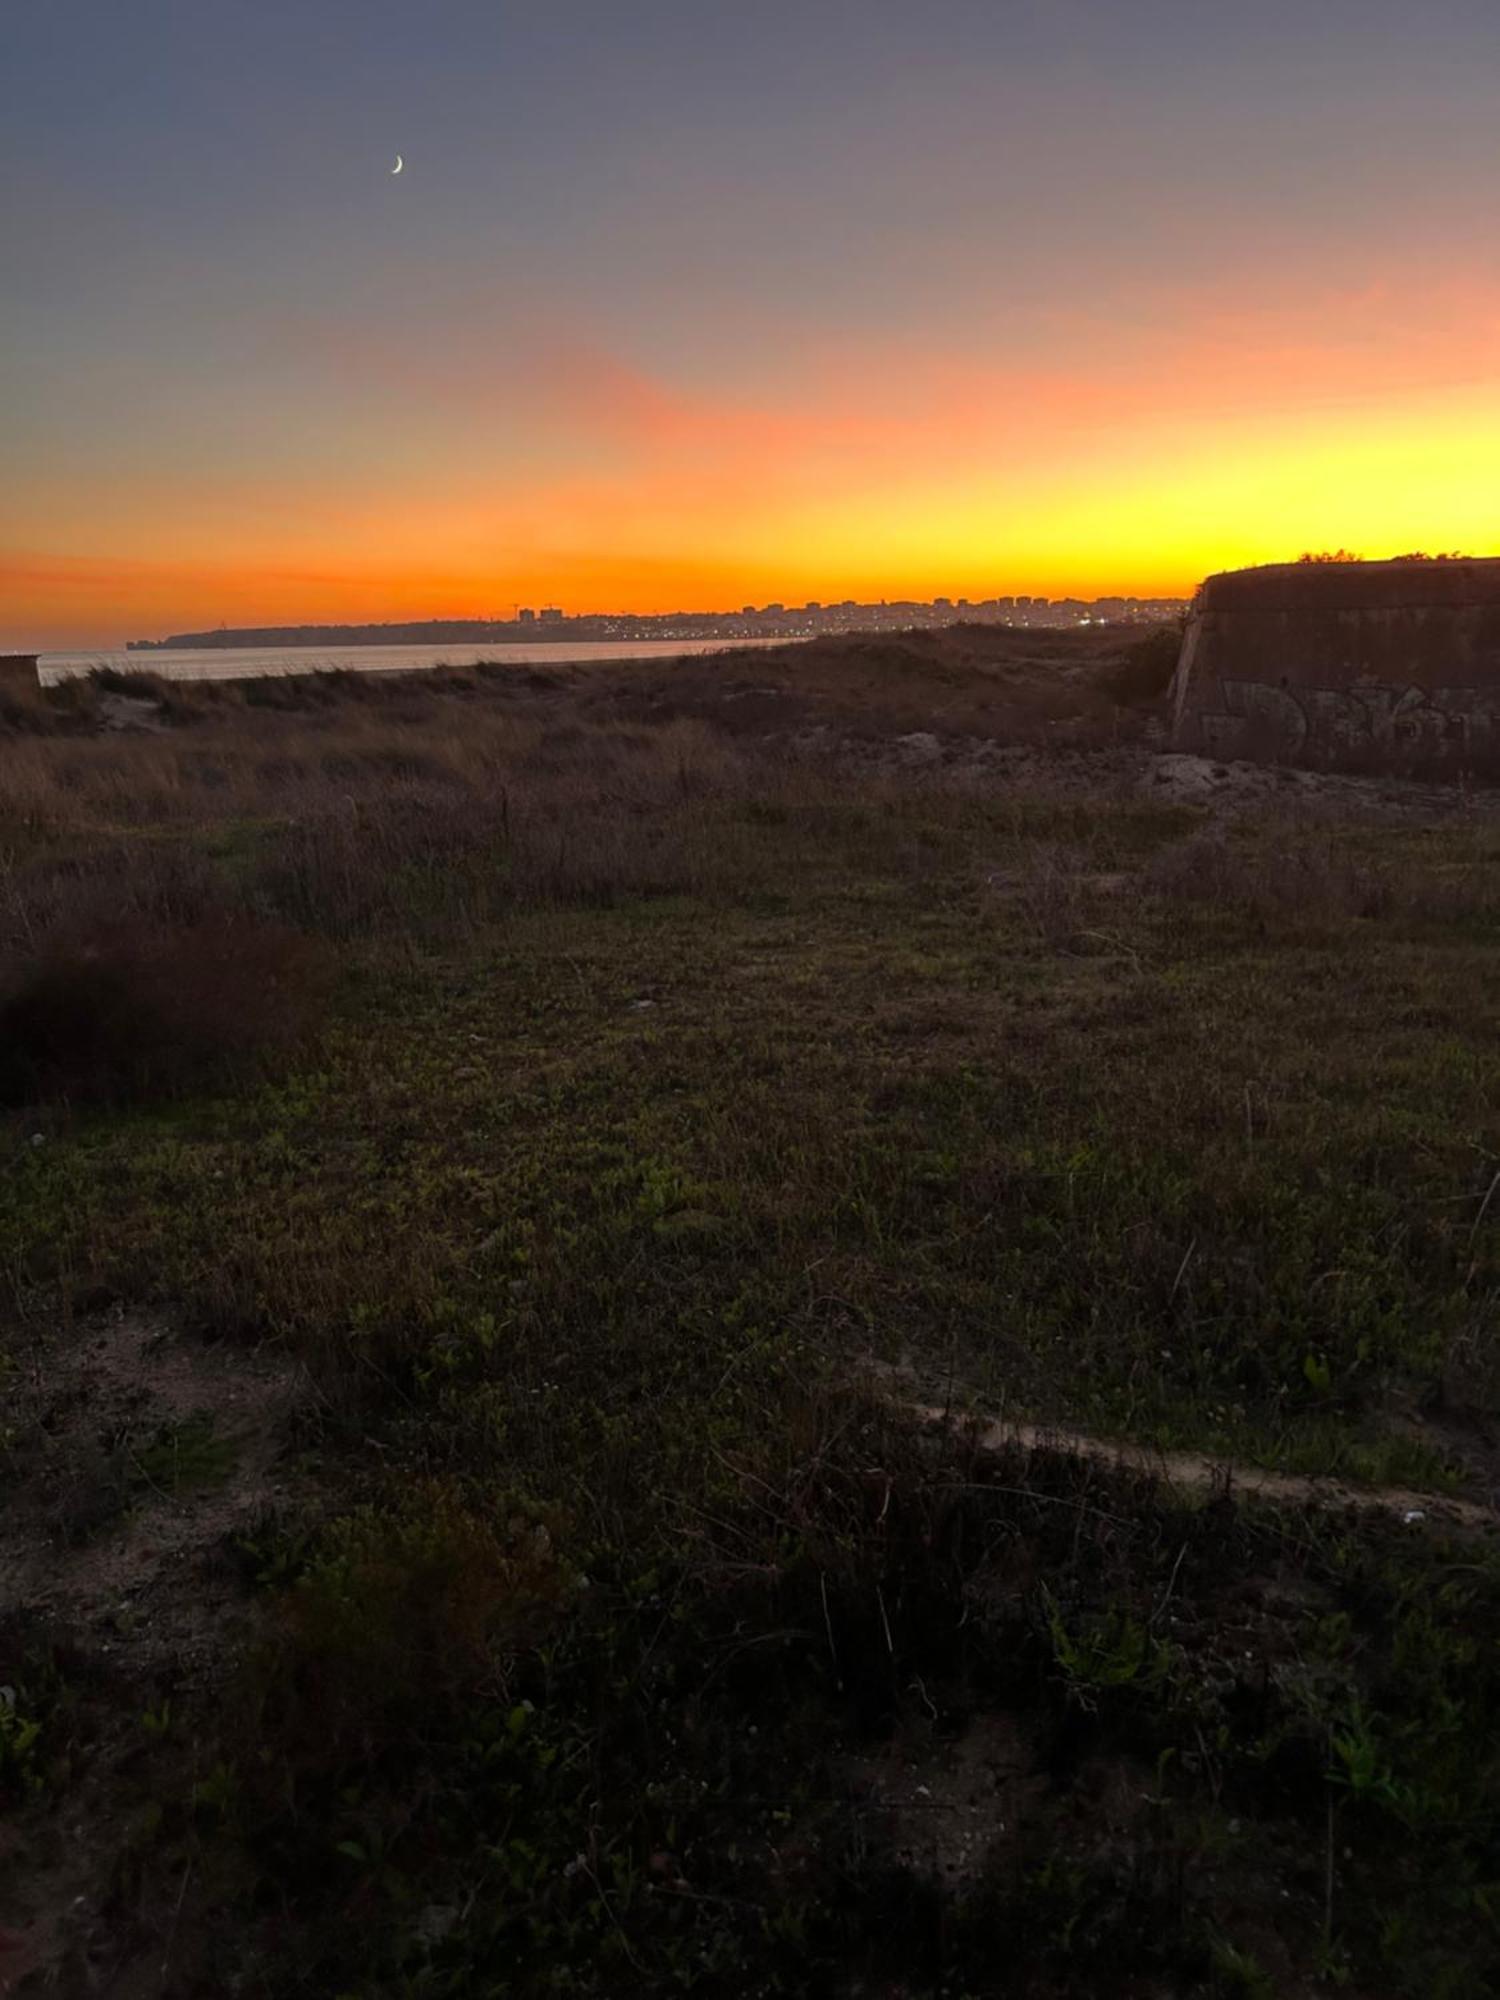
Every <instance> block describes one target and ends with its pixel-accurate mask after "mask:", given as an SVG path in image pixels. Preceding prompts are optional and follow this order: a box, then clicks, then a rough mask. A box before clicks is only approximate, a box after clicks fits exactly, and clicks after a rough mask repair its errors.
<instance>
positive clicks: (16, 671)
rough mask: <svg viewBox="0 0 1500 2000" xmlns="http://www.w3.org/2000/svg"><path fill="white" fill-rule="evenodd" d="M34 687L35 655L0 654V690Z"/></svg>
mask: <svg viewBox="0 0 1500 2000" xmlns="http://www.w3.org/2000/svg"><path fill="white" fill-rule="evenodd" d="M36 685H37V670H36V654H35V653H0V688H6V687H35V686H36Z"/></svg>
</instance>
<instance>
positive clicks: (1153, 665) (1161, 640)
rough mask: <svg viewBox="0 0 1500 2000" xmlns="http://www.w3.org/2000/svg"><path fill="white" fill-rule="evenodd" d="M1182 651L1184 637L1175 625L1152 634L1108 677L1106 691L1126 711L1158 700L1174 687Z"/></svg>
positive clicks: (1129, 652) (1123, 657) (1122, 658)
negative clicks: (1139, 703)
mask: <svg viewBox="0 0 1500 2000" xmlns="http://www.w3.org/2000/svg"><path fill="white" fill-rule="evenodd" d="M1181 650H1182V634H1181V632H1179V631H1178V629H1177V627H1176V626H1175V625H1169V626H1166V627H1164V628H1163V629H1162V630H1161V631H1159V632H1152V633H1151V634H1150V635H1149V637H1147V638H1145V639H1142V640H1140V641H1139V643H1138V644H1136V645H1134V646H1131V647H1130V648H1129V649H1128V651H1127V652H1125V653H1124V654H1123V655H1122V656H1121V658H1120V660H1119V663H1118V664H1117V665H1116V666H1115V667H1114V668H1113V669H1112V670H1111V671H1110V673H1108V674H1107V675H1106V676H1105V680H1104V689H1105V692H1106V693H1107V694H1108V695H1110V696H1111V697H1112V699H1113V700H1115V701H1117V702H1119V703H1120V704H1121V705H1122V707H1126V708H1128V707H1130V706H1131V705H1132V704H1133V703H1135V702H1142V701H1157V700H1159V699H1160V697H1161V696H1162V695H1164V694H1165V693H1166V691H1167V689H1168V688H1169V687H1170V686H1171V685H1172V676H1173V674H1174V673H1176V671H1177V655H1178V653H1179V652H1180V651H1181Z"/></svg>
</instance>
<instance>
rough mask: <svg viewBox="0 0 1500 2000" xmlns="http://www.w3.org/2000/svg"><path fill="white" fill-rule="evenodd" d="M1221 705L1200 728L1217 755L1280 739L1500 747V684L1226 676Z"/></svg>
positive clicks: (1424, 747) (1404, 749) (1353, 746)
mask: <svg viewBox="0 0 1500 2000" xmlns="http://www.w3.org/2000/svg"><path fill="white" fill-rule="evenodd" d="M1219 696H1220V701H1221V704H1222V705H1221V706H1220V707H1219V708H1217V709H1211V708H1205V709H1204V710H1203V711H1202V712H1201V713H1200V715H1199V718H1198V721H1199V727H1200V728H1201V730H1202V733H1203V742H1204V746H1205V748H1206V749H1208V750H1210V751H1211V752H1212V753H1213V754H1214V755H1215V756H1219V757H1234V756H1240V755H1246V754H1250V753H1251V752H1253V750H1254V749H1256V748H1258V747H1263V746H1265V745H1266V744H1267V743H1268V742H1270V743H1273V744H1274V745H1275V746H1276V748H1277V749H1278V750H1279V751H1280V752H1281V754H1283V755H1285V756H1291V757H1295V756H1296V755H1297V754H1298V753H1299V752H1302V751H1307V750H1332V751H1357V752H1366V753H1367V752H1370V751H1377V752H1378V751H1381V750H1388V751H1390V752H1391V753H1392V754H1398V755H1399V754H1410V753H1411V752H1413V751H1416V752H1425V753H1427V754H1434V753H1441V752H1454V751H1456V752H1458V753H1460V754H1466V753H1468V752H1471V751H1474V750H1477V749H1480V748H1483V747H1489V746H1494V747H1497V748H1500V688H1472V687H1462V688H1419V687H1409V686H1408V687H1399V686H1392V685H1390V684H1388V683H1384V682H1376V681H1356V682H1355V683H1354V684H1353V685H1352V686H1350V687H1345V688H1315V687H1295V688H1294V687H1291V686H1288V685H1287V684H1286V683H1285V682H1283V683H1281V685H1279V686H1273V685H1272V684H1271V683H1270V682H1268V681H1220V682H1219Z"/></svg>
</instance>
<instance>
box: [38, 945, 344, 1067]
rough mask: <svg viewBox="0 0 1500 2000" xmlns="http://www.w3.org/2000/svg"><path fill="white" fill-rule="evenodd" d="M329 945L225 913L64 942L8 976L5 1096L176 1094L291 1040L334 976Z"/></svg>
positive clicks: (302, 1029)
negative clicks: (194, 921)
mask: <svg viewBox="0 0 1500 2000" xmlns="http://www.w3.org/2000/svg"><path fill="white" fill-rule="evenodd" d="M329 970H330V961H329V958H328V954H327V951H326V949H325V947H323V946H322V945H320V944H319V943H318V942H317V941H316V940H314V939H312V938H308V937H305V936H303V935H302V934H301V933H299V932H297V931H293V930H289V929H285V928H282V927H280V926H274V925H267V924H260V923H254V922H251V921H249V920H247V919H245V918H243V917H228V916H226V917H221V918H219V919H217V920H214V921H209V922H203V923H198V924H193V925H184V926H168V925H153V926H145V925H143V926H138V927H136V928H133V929H131V930H128V931H127V930H124V929H114V930H110V931H101V932H97V933H95V934H94V935H93V936H92V937H90V938H88V939H86V940H85V939H76V938H75V939H72V940H69V941H67V942H63V943H58V944H56V945H55V946H53V947H52V949H51V950H49V951H48V952H47V953H46V954H45V955H43V956H38V957H36V958H34V959H32V960H30V961H29V962H27V963H25V964H22V965H20V966H18V967H16V968H15V970H14V971H13V972H12V974H11V976H10V977H9V978H8V979H6V980H5V981H4V982H3V984H0V1103H7V1104H13V1105H14V1104H25V1103H33V1102H37V1101H39V1100H41V1099H44V1098H54V1099H57V1098H62V1099H71V1100H80V1101H88V1100H93V1101H98V1100H123V1099H127V1098H140V1097H151V1096H158V1095H168V1094H170V1093H172V1092H173V1091H177V1090H183V1089H188V1088H191V1087H192V1086H193V1085H195V1084H199V1083H202V1082H205V1081H211V1080H213V1079H214V1078H216V1077H221V1076H225V1075H227V1074H230V1073H232V1072H237V1071H243V1070H244V1069H245V1068H247V1067H249V1066H252V1065H253V1063H254V1061H255V1060H256V1059H257V1058H259V1057H261V1056H263V1055H267V1054H272V1053H276V1052H284V1051H285V1050H287V1049H288V1048H290V1047H291V1046H292V1045H294V1044H295V1043H296V1042H297V1041H298V1040H300V1039H301V1038H302V1037H303V1036H304V1035H305V1034H306V1033H307V1032H308V1031H309V1029H310V1028H311V1026H312V1024H313V1020H314V1018H315V1016H316V1013H317V1010H318V1006H319V1003H320V1001H321V999H322V997H323V995H324V993H325V992H326V990H327V985H328V980H329Z"/></svg>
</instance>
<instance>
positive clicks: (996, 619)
mask: <svg viewBox="0 0 1500 2000" xmlns="http://www.w3.org/2000/svg"><path fill="white" fill-rule="evenodd" d="M1186 608H1187V600H1186V599H1184V598H1175V597H1172V598H1158V597H1149V598H1142V597H1129V596H1110V597H1100V598H1092V599H1085V598H1077V597H1061V598H1048V597H1045V596H1039V595H1032V594H1030V593H1028V592H1020V593H1017V594H1014V595H1003V596H998V597H989V598H981V599H971V598H967V597H959V598H949V597H938V598H934V599H931V600H927V601H923V600H921V599H916V598H892V599H882V600H879V601H877V602H874V603H861V602H860V601H858V600H857V599H855V598H844V599H841V600H838V601H836V602H833V603H828V604H824V603H822V602H820V601H817V600H811V599H810V600H808V601H807V602H806V603H803V604H786V603H783V602H781V601H779V600H775V599H773V600H772V601H771V602H769V603H767V604H763V605H755V604H745V605H741V606H739V607H738V608H737V609H734V610H728V611H705V610H696V611H687V610H677V611H667V612H660V613H656V614H651V613H631V612H618V611H617V612H581V613H569V612H566V611H564V610H563V609H562V607H561V606H559V605H545V606H542V607H541V608H538V607H536V606H533V605H518V606H516V607H515V609H514V613H513V615H511V616H509V617H506V616H498V617H486V616H484V615H482V614H481V615H478V616H474V617H469V618H429V619H401V620H394V621H374V622H368V621H360V622H357V623H347V622H345V623H333V624H330V623H326V622H322V621H317V622H307V623H301V624H296V625H270V626H267V625H218V626H209V627H203V628H199V629H196V630H188V631H180V632H173V633H168V634H165V635H162V636H159V637H153V638H150V639H132V640H130V641H129V642H128V644H127V647H126V650H128V651H139V652H150V651H158V650H163V649H173V648H184V649H188V650H192V651H197V650H200V649H204V648H212V647H219V646H223V647H229V648H243V647H266V646H275V645H283V646H328V645H334V646H389V645H405V646H410V645H425V644H437V645H441V644H444V643H448V644H454V645H474V644H482V643H485V642H486V641H494V642H496V643H504V642H508V641H512V640H518V639H531V640H544V639H551V638H555V639H571V640H590V641H592V640H602V641H621V640H623V641H627V642H633V641H645V642H648V643H659V642H661V641H663V640H668V641H670V640H673V639H677V640H682V641H689V640H704V639H710V640H711V639H720V640H724V641H726V642H728V641H734V640H736V639H768V638H769V639H775V638H784V639H811V638H817V637H820V636H822V635H825V634H831V633H839V632H879V631H911V630H913V629H916V628H919V627H924V626H935V625H951V624H961V623H964V622H966V621H972V622H974V623H977V624H1006V625H1014V626H1021V627H1037V628H1040V627H1049V628H1056V627H1063V626H1079V625H1088V624H1106V623H1109V624H1139V625H1147V624H1159V623H1161V622H1162V621H1163V620H1165V619H1171V618H1173V617H1175V616H1177V615H1178V614H1179V613H1181V612H1183V611H1185V610H1186ZM57 650H68V649H61V648H60V649H57ZM81 650H84V651H87V650H89V649H87V648H84V649H81Z"/></svg>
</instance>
